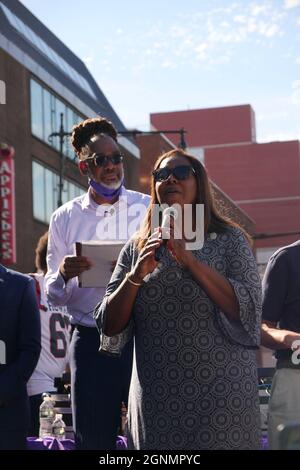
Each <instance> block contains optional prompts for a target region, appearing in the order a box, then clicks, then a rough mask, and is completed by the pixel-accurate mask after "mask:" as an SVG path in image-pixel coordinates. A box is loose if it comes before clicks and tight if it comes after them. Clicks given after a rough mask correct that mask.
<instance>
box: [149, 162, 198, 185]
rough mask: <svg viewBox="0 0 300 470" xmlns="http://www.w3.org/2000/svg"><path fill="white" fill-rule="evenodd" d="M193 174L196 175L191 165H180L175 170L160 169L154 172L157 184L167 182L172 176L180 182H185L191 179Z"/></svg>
mask: <svg viewBox="0 0 300 470" xmlns="http://www.w3.org/2000/svg"><path fill="white" fill-rule="evenodd" d="M191 173H194V174H195V173H196V172H195V170H194V168H193V167H192V166H189V165H179V166H175V168H167V167H164V168H158V169H157V170H154V171H152V175H153V177H154V181H155V183H157V182H159V181H160V182H161V181H166V180H167V179H168V178H169V176H170V175H173V176H175V178H176V179H177V180H179V181H183V180H186V179H188V178H189V176H190V174H191Z"/></svg>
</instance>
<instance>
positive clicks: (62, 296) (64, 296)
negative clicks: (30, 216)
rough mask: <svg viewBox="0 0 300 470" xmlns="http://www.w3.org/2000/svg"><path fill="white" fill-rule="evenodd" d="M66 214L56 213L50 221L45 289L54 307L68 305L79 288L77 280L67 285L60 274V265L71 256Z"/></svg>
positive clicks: (71, 280)
mask: <svg viewBox="0 0 300 470" xmlns="http://www.w3.org/2000/svg"><path fill="white" fill-rule="evenodd" d="M64 219H65V218H64V214H62V213H54V214H53V215H52V217H51V220H50V226H49V234H48V249H47V274H46V276H45V289H46V294H47V297H48V300H49V302H50V303H51V304H52V305H55V306H60V305H67V303H68V301H69V300H70V298H71V296H72V292H73V289H74V287H77V281H76V278H72V279H70V280H69V281H68V282H67V283H65V280H64V278H63V277H62V275H61V274H60V272H59V265H60V263H61V262H62V260H63V258H64V257H65V256H66V255H70V254H72V253H70V248H68V246H67V244H66V242H65V240H64V239H63V235H64V234H65V233H66V228H67V225H66V221H65V220H64Z"/></svg>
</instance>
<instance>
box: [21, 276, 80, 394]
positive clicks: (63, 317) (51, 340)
mask: <svg viewBox="0 0 300 470" xmlns="http://www.w3.org/2000/svg"><path fill="white" fill-rule="evenodd" d="M30 275H31V276H32V277H33V279H34V280H35V287H36V294H37V299H38V303H39V310H40V317H41V346H42V348H41V354H40V358H39V361H38V363H37V366H36V368H35V370H34V372H33V374H32V375H31V377H30V379H29V381H28V383H27V391H28V395H29V396H32V395H38V394H40V393H43V392H54V391H56V388H55V386H54V379H55V378H56V377H61V376H62V374H63V372H64V370H65V368H66V365H67V363H68V354H69V344H70V331H71V324H70V321H69V316H68V315H67V308H66V307H53V306H52V305H50V304H49V303H48V301H47V296H46V294H45V291H44V275H43V274H39V273H37V274H30Z"/></svg>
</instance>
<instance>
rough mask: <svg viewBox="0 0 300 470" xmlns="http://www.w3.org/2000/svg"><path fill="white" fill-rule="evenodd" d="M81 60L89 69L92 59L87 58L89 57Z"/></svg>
mask: <svg viewBox="0 0 300 470" xmlns="http://www.w3.org/2000/svg"><path fill="white" fill-rule="evenodd" d="M82 60H83V62H84V63H85V65H86V66H87V67H90V66H91V64H92V63H93V62H94V57H91V56H89V57H84V58H83V59H82Z"/></svg>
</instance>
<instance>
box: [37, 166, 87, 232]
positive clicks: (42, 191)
mask: <svg viewBox="0 0 300 470" xmlns="http://www.w3.org/2000/svg"><path fill="white" fill-rule="evenodd" d="M58 181H59V178H58V174H57V173H55V172H54V171H51V170H49V168H46V167H45V166H43V165H41V164H40V163H38V162H36V161H33V162H32V194H33V217H34V218H35V219H37V220H40V221H41V222H45V223H46V224H48V223H49V222H50V217H51V215H52V213H53V212H54V210H55V209H56V208H57V199H58ZM85 191H86V190H85V189H84V188H82V187H81V186H79V185H77V184H75V183H71V181H68V180H64V191H63V194H62V200H63V203H65V202H67V201H70V200H71V199H73V198H74V197H76V196H80V195H81V194H83V193H85Z"/></svg>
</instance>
